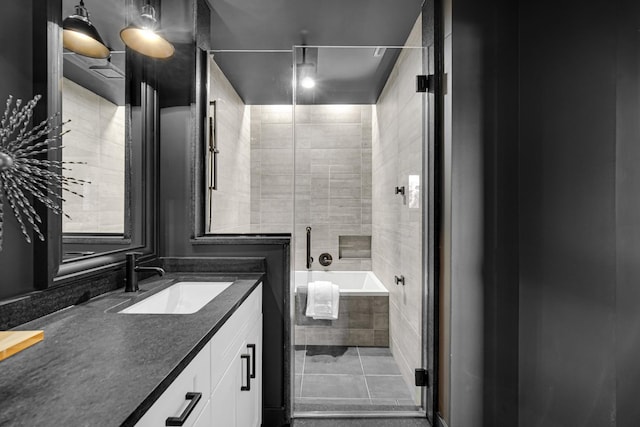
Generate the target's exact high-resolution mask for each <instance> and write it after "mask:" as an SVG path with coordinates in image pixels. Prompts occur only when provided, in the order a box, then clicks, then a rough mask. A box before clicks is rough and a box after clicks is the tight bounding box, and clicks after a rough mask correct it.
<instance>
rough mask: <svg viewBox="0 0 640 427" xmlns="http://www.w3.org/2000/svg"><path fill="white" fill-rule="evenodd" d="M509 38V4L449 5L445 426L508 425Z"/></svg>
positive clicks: (512, 335)
mask: <svg viewBox="0 0 640 427" xmlns="http://www.w3.org/2000/svg"><path fill="white" fill-rule="evenodd" d="M516 34H517V4H515V3H514V2H510V1H508V0H495V1H489V2H477V1H473V0H454V1H453V2H452V59H451V76H450V78H452V82H451V86H452V93H451V96H452V100H451V103H452V111H451V118H452V126H451V129H450V130H448V131H449V132H451V146H450V147H447V150H450V157H449V158H448V162H449V163H448V164H446V165H445V173H447V174H450V180H451V181H450V185H449V184H448V180H445V182H447V184H446V187H445V189H444V197H445V203H450V206H451V218H450V226H449V227H448V228H449V229H448V230H445V233H449V234H450V242H451V243H450V245H451V246H450V248H449V251H450V257H451V267H450V268H451V276H450V277H451V331H450V332H451V396H450V397H451V406H450V410H451V413H450V417H449V425H450V426H480V425H483V426H491V427H496V426H505V427H507V426H509V427H511V426H514V425H517V419H518V418H517V389H518V286H517V280H518V269H517V264H518V185H517V184H518V162H517V159H518V127H517V122H518V116H517V111H518V51H517V49H518V46H517V38H516V37H514V35H516ZM445 256H446V255H445Z"/></svg>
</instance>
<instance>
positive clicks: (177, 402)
mask: <svg viewBox="0 0 640 427" xmlns="http://www.w3.org/2000/svg"><path fill="white" fill-rule="evenodd" d="M210 361H211V353H210V347H209V344H207V345H206V346H205V347H204V348H203V349H202V350H200V352H199V353H198V354H197V355H196V357H195V358H194V359H193V360H192V361H191V362H190V363H189V365H187V367H186V368H185V369H184V370H183V371H182V372H181V373H180V375H178V377H177V378H176V379H175V380H174V381H173V382H172V383H171V385H170V386H169V387H168V388H167V389H166V390H165V391H164V393H162V395H161V396H160V397H159V398H158V400H156V401H155V403H154V404H153V405H152V406H151V408H149V410H148V411H147V412H146V413H145V414H144V415H143V416H142V418H140V420H139V421H138V422H137V423H136V427H158V426H164V425H166V424H165V423H166V421H167V418H180V417H181V416H182V418H184V419H185V421H184V424H183V425H184V427H191V426H193V425H194V423H195V421H196V419H197V418H198V417H199V416H200V413H201V412H202V410H203V408H204V407H205V405H206V404H207V401H208V400H209V390H210V383H211V370H210V369H211V368H210Z"/></svg>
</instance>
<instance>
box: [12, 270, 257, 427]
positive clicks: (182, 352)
mask: <svg viewBox="0 0 640 427" xmlns="http://www.w3.org/2000/svg"><path fill="white" fill-rule="evenodd" d="M262 276H263V275H262V274H261V273H245V274H236V273H234V274H224V273H184V274H182V273H170V274H167V275H165V276H164V277H162V278H159V277H155V278H151V279H147V280H145V281H141V282H140V288H141V289H142V290H146V291H147V292H140V293H138V294H137V295H134V296H133V297H132V296H131V295H132V294H129V293H124V292H123V290H122V289H120V290H118V291H114V292H111V293H108V294H105V295H101V296H99V297H96V298H94V299H92V300H90V301H88V302H86V303H84V304H80V305H76V306H73V307H70V308H68V309H64V310H61V311H58V312H56V313H53V314H50V315H48V316H45V317H42V318H39V319H36V320H34V321H32V322H29V323H26V324H24V325H21V326H19V327H17V328H15V330H38V329H42V330H44V341H42V342H40V343H38V344H36V345H34V346H32V347H30V348H27V349H26V350H23V351H22V352H20V353H18V354H16V355H14V356H11V357H9V358H8V359H6V360H4V361H2V362H0V426H29V427H34V426H69V427H72V426H100V427H106V426H121V425H123V426H130V425H134V424H135V422H136V421H138V420H139V419H140V417H141V416H142V415H143V414H144V413H145V412H146V410H147V409H148V408H149V407H150V406H151V405H152V404H153V402H154V401H155V400H156V399H157V398H158V396H160V394H162V392H163V391H164V390H166V388H167V387H168V386H169V384H171V382H172V381H173V380H174V379H175V378H176V377H177V376H178V375H179V374H180V372H182V370H183V369H184V367H185V366H186V365H187V364H188V363H189V362H190V361H191V360H192V359H193V358H194V357H195V355H196V354H197V353H198V352H199V351H200V350H201V349H202V348H203V347H204V345H205V344H206V343H207V342H208V341H209V340H210V339H211V337H212V336H213V334H214V333H215V332H216V331H217V330H218V329H219V328H220V327H221V326H222V324H223V323H224V322H225V321H226V319H228V318H229V317H230V316H231V314H232V313H233V312H234V311H235V309H236V308H237V307H238V306H239V305H240V304H241V303H242V302H243V301H244V300H245V299H246V297H247V296H248V295H249V293H250V292H251V291H252V290H253V289H254V288H255V287H256V286H257V284H258V283H259V282H260V281H261V280H262ZM178 280H190V281H198V280H202V281H234V283H233V284H232V285H231V286H229V287H228V288H227V289H225V290H224V292H222V293H221V294H220V295H218V296H217V297H216V298H214V299H213V300H212V301H211V302H209V303H208V304H207V305H205V306H204V307H203V308H202V309H200V310H199V311H198V312H196V313H194V314H171V315H167V314H118V313H116V312H115V311H119V310H121V309H123V308H125V307H127V306H129V305H132V304H134V303H135V302H137V301H139V300H141V299H143V298H145V297H147V296H149V295H152V294H153V293H156V292H159V291H160V290H162V289H164V288H166V287H167V286H169V285H170V284H172V283H174V282H175V281H178ZM116 305H117V307H114V306H116Z"/></svg>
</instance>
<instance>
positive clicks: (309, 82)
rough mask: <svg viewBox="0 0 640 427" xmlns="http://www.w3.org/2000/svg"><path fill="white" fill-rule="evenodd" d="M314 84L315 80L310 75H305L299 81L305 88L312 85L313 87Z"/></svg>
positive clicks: (310, 87) (309, 87)
mask: <svg viewBox="0 0 640 427" xmlns="http://www.w3.org/2000/svg"><path fill="white" fill-rule="evenodd" d="M315 85H316V82H315V80H313V79H312V78H311V77H305V78H304V79H302V81H301V82H300V86H302V87H303V88H305V89H312V88H313V87H315Z"/></svg>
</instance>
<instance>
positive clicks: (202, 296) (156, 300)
mask: <svg viewBox="0 0 640 427" xmlns="http://www.w3.org/2000/svg"><path fill="white" fill-rule="evenodd" d="M232 283H233V282H178V283H175V284H173V285H171V286H169V287H168V288H167V289H165V290H163V291H160V292H158V293H157V294H155V295H151V296H150V297H148V298H145V299H144V300H142V301H140V302H139V303H136V304H134V305H132V306H131V307H127V308H125V309H124V310H122V311H120V312H119V313H126V314H191V313H195V312H196V311H198V310H200V309H201V308H202V307H204V306H205V305H206V304H207V303H208V302H209V301H211V300H212V299H214V298H215V297H216V296H218V295H219V294H220V293H222V291H224V290H225V289H227V288H228V287H229V286H230V285H231V284H232Z"/></svg>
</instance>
